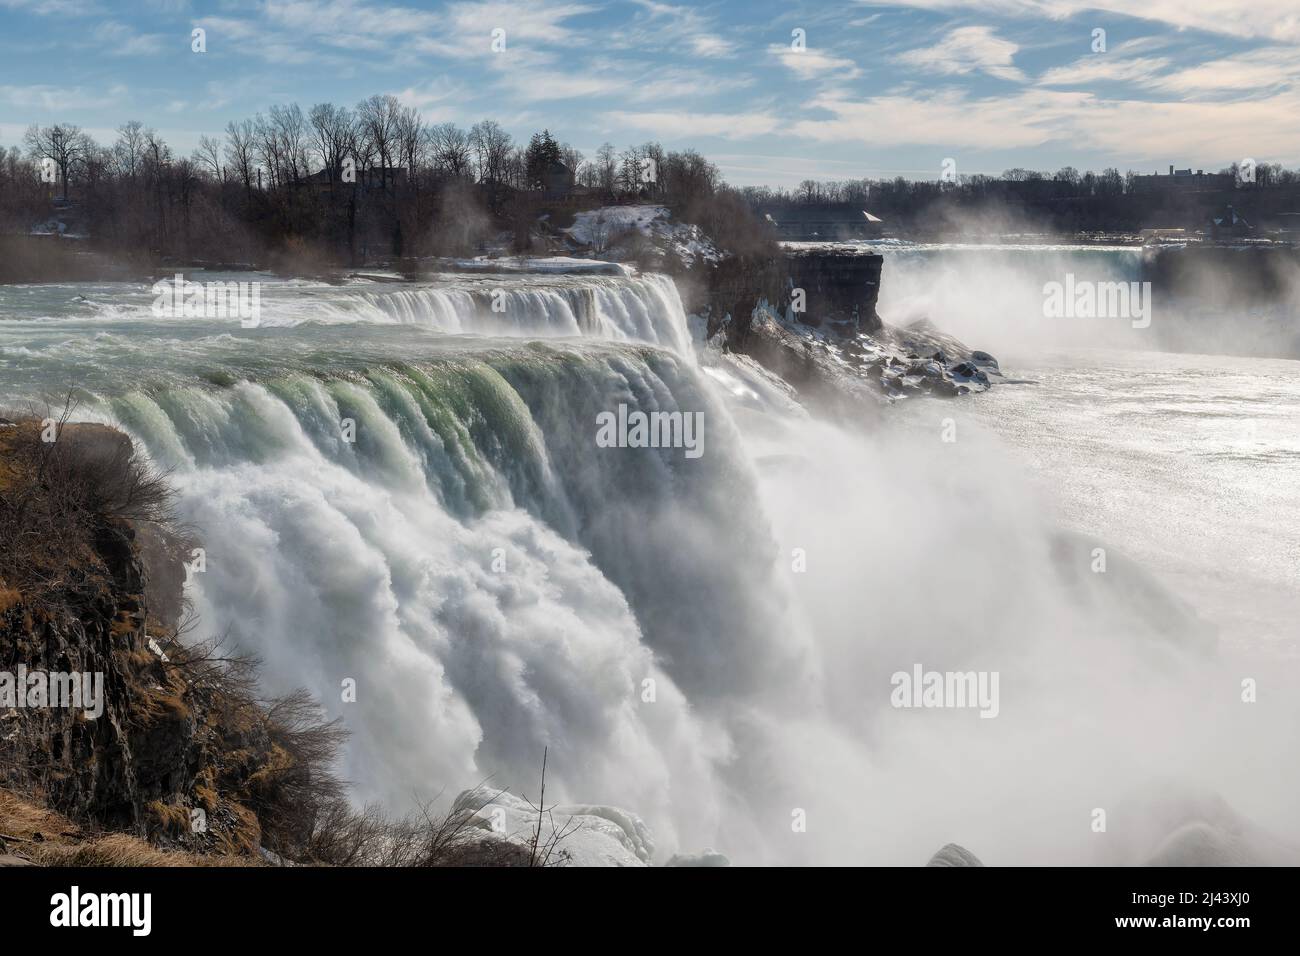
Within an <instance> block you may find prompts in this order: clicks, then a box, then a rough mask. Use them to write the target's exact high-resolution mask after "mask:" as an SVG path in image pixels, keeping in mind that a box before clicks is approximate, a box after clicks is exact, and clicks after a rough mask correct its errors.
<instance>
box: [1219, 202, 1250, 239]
mask: <svg viewBox="0 0 1300 956" xmlns="http://www.w3.org/2000/svg"><path fill="white" fill-rule="evenodd" d="M1209 229H1210V235H1211V236H1213V237H1214V238H1215V239H1219V238H1228V237H1233V236H1251V235H1254V234H1255V227H1254V226H1253V225H1251V224H1250V223H1249V222H1247V221H1246V217H1245V216H1243V215H1241V213H1239V212H1237V210H1235V209H1233V208H1232V206H1231V205H1228V206H1225V207H1224V208H1223V209H1222V210H1221V211H1220V212H1217V213H1215V214H1214V215H1213V216H1211V217H1210V222H1209Z"/></svg>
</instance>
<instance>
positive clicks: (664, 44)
mask: <svg viewBox="0 0 1300 956" xmlns="http://www.w3.org/2000/svg"><path fill="white" fill-rule="evenodd" d="M633 2H634V3H635V4H636V5H637V6H638V7H640V8H641V10H642V12H641V13H639V14H638V15H637V16H636V17H635V18H634V19H633V22H632V24H631V25H630V26H629V28H628V29H626V30H624V31H619V32H617V33H615V34H614V36H613V37H611V39H612V41H613V42H614V44H615V45H616V46H618V47H620V48H639V49H642V50H654V49H661V50H662V49H665V48H672V49H676V50H689V51H690V52H691V53H693V54H695V55H696V56H699V57H706V58H710V59H718V58H724V57H731V56H734V55H735V52H736V45H735V44H734V43H733V42H732V41H730V40H727V39H725V38H723V37H721V36H719V35H718V30H717V28H716V26H715V25H714V20H713V18H712V17H708V16H706V15H704V14H702V13H700V12H699V11H698V10H695V9H692V8H691V7H685V6H677V5H675V4H671V3H658V2H656V0H633Z"/></svg>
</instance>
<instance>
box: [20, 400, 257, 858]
mask: <svg viewBox="0 0 1300 956" xmlns="http://www.w3.org/2000/svg"><path fill="white" fill-rule="evenodd" d="M59 440H60V441H61V442H67V443H68V445H69V446H76V445H78V444H85V445H86V446H87V449H86V450H87V455H86V456H85V457H84V458H83V459H80V460H82V461H85V462H87V466H88V467H92V468H93V467H96V462H103V461H109V460H112V458H113V455H114V454H116V451H121V450H123V448H122V446H123V443H125V451H126V452H128V453H129V452H130V451H131V447H130V439H129V438H127V436H125V435H123V434H121V433H120V432H116V431H114V430H112V429H109V428H106V427H104V426H96V425H78V424H69V425H66V426H65V427H64V430H63V433H62V437H61V438H60V439H59ZM96 449H102V450H103V451H104V455H103V456H97V455H96V454H92V453H91V452H94V451H95V450H96ZM7 452H8V449H6V447H5V446H4V445H3V443H0V466H4V465H6V463H7V461H11V460H12V459H7V458H6V454H7ZM0 478H3V481H0V487H3V488H4V489H5V490H7V491H10V492H14V491H15V490H18V491H30V487H33V486H27V487H25V488H22V489H19V488H18V487H17V485H18V482H20V481H22V480H23V479H24V475H23V474H21V473H19V472H15V471H11V470H8V469H6V468H4V467H0ZM5 482H7V483H8V484H7V486H6V485H5ZM34 487H38V488H39V487H40V486H39V485H35V486H34ZM138 529H148V531H147V533H144V534H142V533H139V532H138ZM74 544H75V548H73V549H71V550H70V551H69V553H70V554H72V555H74V557H73V559H72V565H71V566H70V567H69V568H65V569H62V570H60V571H58V572H57V573H55V572H51V575H50V577H49V581H50V584H49V585H48V586H47V587H45V588H43V589H39V590H37V589H29V590H24V589H20V588H17V587H13V586H12V582H9V581H6V580H5V579H4V577H3V576H2V575H0V673H3V675H5V678H4V679H5V681H6V687H9V688H11V689H12V691H14V692H15V697H14V702H15V703H17V706H10V702H9V701H8V700H7V699H6V703H5V704H4V705H3V706H0V787H3V788H9V789H13V790H15V791H17V792H19V793H25V794H30V795H34V796H37V797H39V798H40V799H42V800H43V801H44V803H45V804H46V805H48V806H49V807H50V809H52V810H55V811H57V812H58V813H60V814H63V815H65V816H67V817H70V818H72V819H73V820H74V821H78V822H80V823H86V824H90V825H91V826H92V827H94V828H100V829H106V830H112V831H124V832H128V833H133V834H136V835H139V836H143V837H149V838H151V839H153V840H154V841H155V842H163V843H167V844H171V845H180V846H186V847H187V848H192V849H211V848H214V847H221V848H222V849H223V850H231V849H237V848H243V847H247V846H249V845H250V844H255V841H256V839H257V835H258V823H257V820H256V818H254V817H253V816H252V814H251V813H249V812H247V811H246V810H245V808H243V807H242V806H241V805H239V804H238V803H237V802H236V801H233V800H232V799H228V796H227V795H228V794H234V793H236V792H241V791H242V789H243V788H244V787H245V785H246V784H247V782H248V780H249V779H250V777H251V775H253V774H254V773H255V772H256V771H257V770H258V768H259V767H261V766H264V765H265V764H266V763H267V759H268V755H269V754H271V752H272V751H273V749H274V741H273V740H272V739H271V736H270V735H269V733H268V730H267V728H266V726H265V724H264V723H263V722H262V721H260V720H259V719H257V718H256V716H255V715H253V714H251V713H248V712H245V711H237V710H235V709H234V707H233V706H232V705H230V704H229V703H228V701H229V698H228V697H225V696H221V695H220V693H219V692H218V691H217V690H216V689H214V683H213V682H212V681H211V680H209V679H208V677H207V674H208V673H209V672H208V671H207V670H206V668H205V666H204V665H202V664H201V663H199V664H198V665H193V664H191V665H189V666H188V667H178V666H177V664H176V661H175V660H173V661H172V662H171V663H168V662H166V661H165V660H164V657H163V654H164V653H170V654H171V655H172V656H173V657H175V655H177V654H183V653H184V652H183V651H182V650H181V648H180V647H179V645H176V644H172V643H169V641H170V640H171V637H172V636H173V635H174V628H175V627H176V624H177V621H176V613H177V612H178V611H179V609H180V607H181V587H182V582H183V575H184V572H183V569H181V568H177V567H168V564H169V562H172V561H179V560H180V555H181V554H182V553H183V552H182V545H181V543H180V541H179V540H178V539H176V538H175V535H174V534H173V533H172V532H170V531H169V530H168V529H167V528H166V527H164V526H162V525H152V524H149V523H145V522H137V521H134V520H128V519H125V518H121V517H110V516H100V517H97V518H96V519H95V520H94V521H93V522H92V523H90V524H89V525H88V526H87V527H86V529H85V532H84V540H81V539H78V540H77V541H76V542H74ZM146 552H152V554H151V555H147V554H146ZM151 564H152V565H153V567H154V568H157V569H158V581H157V584H155V583H154V582H153V581H151V579H150V578H151V574H150V570H151V569H150V565H151ZM160 608H161V609H162V610H161V612H160V610H159V609H160ZM19 674H22V675H24V677H23V678H22V680H23V683H22V684H19V683H18V681H17V678H18V675H19ZM33 674H36V675H39V677H38V678H37V679H38V680H42V679H44V678H45V677H46V675H50V677H51V678H54V677H55V675H58V677H57V679H59V680H63V679H64V675H73V674H75V675H92V678H91V679H92V684H91V686H92V687H94V688H96V691H97V692H93V693H92V694H91V695H90V699H87V698H86V697H84V696H83V697H82V698H81V699H79V700H76V701H75V702H73V706H65V705H66V704H68V703H69V701H67V700H61V701H59V702H58V704H57V705H56V702H55V700H54V699H53V697H54V694H53V693H50V694H49V695H48V696H47V697H42V698H33V697H31V695H30V694H29V693H28V690H27V688H28V684H29V681H30V678H31V675H33ZM196 807H202V808H203V810H204V812H205V813H206V814H207V824H206V828H205V829H200V830H196V831H193V832H192V830H191V820H190V813H191V808H196Z"/></svg>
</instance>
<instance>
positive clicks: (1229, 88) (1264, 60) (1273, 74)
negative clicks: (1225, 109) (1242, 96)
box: [1148, 47, 1300, 94]
mask: <svg viewBox="0 0 1300 956" xmlns="http://www.w3.org/2000/svg"><path fill="white" fill-rule="evenodd" d="M1298 81H1300V49H1297V48H1296V47H1266V48H1264V49H1261V50H1252V51H1250V52H1248V53H1239V54H1237V55H1235V56H1229V57H1224V58H1222V59H1219V60H1211V61H1210V62H1208V63H1201V64H1199V65H1197V66H1191V67H1187V68H1185V69H1181V70H1178V71H1177V72H1175V73H1170V74H1169V75H1167V76H1162V77H1158V78H1152V79H1150V80H1149V81H1148V85H1149V86H1151V87H1152V88H1153V89H1157V90H1161V91H1163V92H1166V93H1177V94H1189V93H1202V94H1204V93H1224V92H1229V93H1266V92H1268V91H1270V90H1275V89H1277V88H1280V87H1287V86H1294V85H1295V84H1296V83H1297V82H1298Z"/></svg>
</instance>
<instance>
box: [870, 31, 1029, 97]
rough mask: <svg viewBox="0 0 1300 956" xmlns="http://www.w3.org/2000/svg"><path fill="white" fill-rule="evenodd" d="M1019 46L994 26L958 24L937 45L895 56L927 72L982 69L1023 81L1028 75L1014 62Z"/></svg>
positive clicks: (977, 70) (952, 73)
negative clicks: (998, 31) (1001, 35)
mask: <svg viewBox="0 0 1300 956" xmlns="http://www.w3.org/2000/svg"><path fill="white" fill-rule="evenodd" d="M1019 49H1020V47H1019V46H1018V45H1017V44H1015V43H1013V42H1011V41H1010V40H1004V39H1002V38H1001V37H999V36H998V35H997V34H995V33H994V32H993V30H992V29H991V28H990V27H958V28H957V29H956V30H953V31H952V32H950V33H949V34H948V35H947V36H945V37H944V38H943V39H942V40H940V41H939V42H938V43H937V44H935V45H934V46H931V47H923V48H920V49H916V50H909V51H907V52H906V53H902V54H900V55H898V56H897V57H895V58H894V59H895V60H896V61H897V62H898V63H902V64H904V65H906V66H911V67H915V68H916V69H918V70H922V71H924V72H926V73H937V74H940V75H944V76H952V75H954V74H966V73H975V72H981V73H987V74H988V75H989V76H995V77H997V78H998V79H1001V80H1012V81H1014V82H1018V83H1023V82H1025V80H1026V79H1027V77H1026V76H1025V74H1024V73H1023V72H1021V71H1020V70H1019V69H1017V68H1016V66H1015V65H1014V63H1013V60H1014V58H1015V55H1016V53H1017V52H1018V51H1019Z"/></svg>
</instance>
